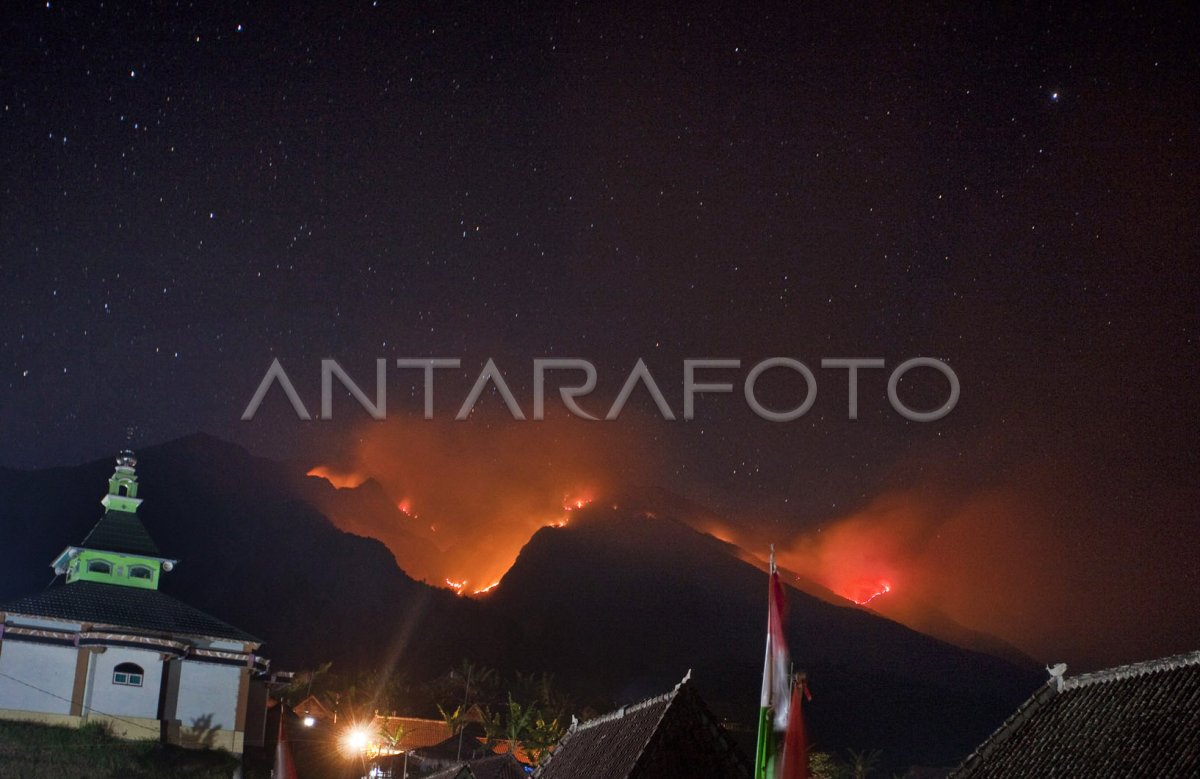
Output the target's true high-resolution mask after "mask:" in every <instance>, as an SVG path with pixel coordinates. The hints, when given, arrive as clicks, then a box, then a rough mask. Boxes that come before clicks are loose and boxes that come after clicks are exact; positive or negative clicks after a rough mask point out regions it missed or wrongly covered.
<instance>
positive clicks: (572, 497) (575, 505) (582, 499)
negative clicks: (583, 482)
mask: <svg viewBox="0 0 1200 779" xmlns="http://www.w3.org/2000/svg"><path fill="white" fill-rule="evenodd" d="M593 500H595V497H594V496H593V495H592V493H591V491H590V490H583V491H580V492H577V493H575V494H571V493H569V492H568V493H567V494H566V495H563V504H562V507H563V511H578V510H579V509H581V508H583V507H584V506H586V505H588V504H589V503H591V502H592V501H593ZM559 527H562V525H559Z"/></svg>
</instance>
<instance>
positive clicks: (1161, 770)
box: [951, 652, 1200, 779]
mask: <svg viewBox="0 0 1200 779" xmlns="http://www.w3.org/2000/svg"><path fill="white" fill-rule="evenodd" d="M951 776H952V777H954V779H983V778H984V777H1012V776H1047V777H1055V779H1074V777H1081V778H1082V777H1088V779H1091V778H1092V777H1098V776H1153V777H1157V778H1158V779H1175V777H1181V778H1182V777H1196V776H1200V652H1192V653H1190V654H1185V655H1177V656H1175V657H1168V658H1164V659H1162V660H1153V661H1150V662H1146V663H1137V664H1134V665H1126V666H1121V667H1119V668H1113V669H1111V670H1108V671H1100V672H1098V673H1093V674H1082V675H1080V676H1076V677H1072V678H1067V679H1064V680H1063V683H1062V689H1061V691H1060V690H1059V689H1058V686H1057V684H1056V682H1055V681H1054V680H1051V681H1050V682H1049V683H1048V684H1047V685H1046V686H1045V687H1043V688H1042V689H1040V690H1038V691H1037V692H1036V693H1034V695H1033V697H1032V698H1030V699H1029V700H1028V701H1026V702H1025V703H1024V704H1022V706H1021V708H1019V709H1017V712H1016V713H1015V714H1013V716H1012V717H1010V718H1009V719H1008V721H1007V722H1005V723H1004V725H1003V726H1001V727H1000V729H999V730H997V731H996V732H995V733H993V734H992V736H991V737H990V738H989V739H988V740H987V741H985V742H984V743H983V745H982V746H981V747H979V749H977V750H976V751H975V753H974V754H973V755H971V756H970V757H969V758H967V760H966V761H965V762H964V763H963V764H962V766H960V767H959V768H958V769H957V770H956V771H955V772H954V773H953V774H951Z"/></svg>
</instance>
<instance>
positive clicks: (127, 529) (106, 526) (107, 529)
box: [80, 510, 162, 557]
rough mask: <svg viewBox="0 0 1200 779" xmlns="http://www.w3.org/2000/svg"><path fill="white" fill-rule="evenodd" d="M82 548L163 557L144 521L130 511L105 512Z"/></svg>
mask: <svg viewBox="0 0 1200 779" xmlns="http://www.w3.org/2000/svg"><path fill="white" fill-rule="evenodd" d="M80 546H82V547H83V548H85V549H96V550H98V551H105V552H117V553H120V554H138V555H147V556H149V557H162V552H160V551H158V545H157V544H155V543H154V539H152V538H151V537H150V534H149V533H147V532H146V527H145V525H143V524H142V520H140V519H138V515H137V514H134V513H132V512H129V511H112V510H109V511H105V512H104V516H102V517H100V521H99V522H97V523H96V526H95V527H93V528H92V532H90V533H88V534H87V538H85V539H83V543H82V544H80Z"/></svg>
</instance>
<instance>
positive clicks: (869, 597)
mask: <svg viewBox="0 0 1200 779" xmlns="http://www.w3.org/2000/svg"><path fill="white" fill-rule="evenodd" d="M891 591H892V585H890V584H888V583H887V582H883V581H881V582H879V583H878V584H876V585H867V586H866V587H864V588H860V589H859V590H858V591H857V592H856V593H853V594H849V595H847V596H846V598H847V599H848V600H852V601H854V602H855V603H857V604H858V605H859V606H866V605H867V604H868V603H870V602H871V601H873V600H875V599H876V598H878V597H879V596H881V595H887V594H888V593H889V592H891Z"/></svg>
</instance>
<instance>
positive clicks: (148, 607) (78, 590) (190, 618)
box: [0, 582, 262, 643]
mask: <svg viewBox="0 0 1200 779" xmlns="http://www.w3.org/2000/svg"><path fill="white" fill-rule="evenodd" d="M0 611H3V612H7V613H9V614H24V615H27V616H31V617H50V618H53V619H64V620H71V621H73V622H88V623H92V624H94V625H98V626H99V625H111V626H114V627H125V628H133V629H134V630H141V631H151V632H154V633H170V634H173V635H188V636H205V637H209V638H230V639H234V640H237V641H246V642H251V643H262V641H261V639H258V638H255V637H254V636H252V635H250V634H249V633H246V632H245V631H242V630H239V629H237V628H235V627H233V626H232V625H229V624H226V623H225V622H222V621H221V620H219V619H217V618H216V617H212V616H209V615H208V614H205V613H204V612H203V611H200V610H199V609H195V608H192V607H191V606H189V605H187V604H186V603H183V602H181V601H178V600H175V599H174V598H172V597H171V596H170V595H167V594H165V593H162V592H159V591H158V590H149V589H142V588H139V587H122V586H120V585H117V584H100V583H98V582H72V583H71V584H62V585H59V586H57V587H52V588H50V589H48V590H46V591H45V592H41V593H38V594H37V595H30V596H28V597H25V598H20V599H18V600H14V601H9V602H8V603H4V604H0Z"/></svg>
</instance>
